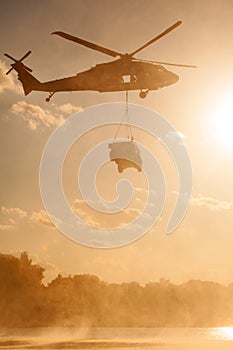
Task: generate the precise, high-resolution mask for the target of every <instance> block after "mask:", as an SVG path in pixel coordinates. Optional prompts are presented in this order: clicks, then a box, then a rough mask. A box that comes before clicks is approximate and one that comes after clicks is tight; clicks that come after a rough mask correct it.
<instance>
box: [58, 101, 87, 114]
mask: <svg viewBox="0 0 233 350" xmlns="http://www.w3.org/2000/svg"><path fill="white" fill-rule="evenodd" d="M56 109H57V110H58V111H61V112H63V113H66V114H73V113H76V112H80V111H82V110H83V108H82V107H77V106H73V105H72V104H71V103H65V104H63V105H60V106H56Z"/></svg>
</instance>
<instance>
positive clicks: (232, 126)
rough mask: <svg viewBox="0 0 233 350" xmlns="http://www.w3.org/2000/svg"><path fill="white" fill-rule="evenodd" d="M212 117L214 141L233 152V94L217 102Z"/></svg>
mask: <svg viewBox="0 0 233 350" xmlns="http://www.w3.org/2000/svg"><path fill="white" fill-rule="evenodd" d="M211 117H212V127H213V137H214V139H215V140H218V141H219V144H221V145H222V146H223V147H224V148H226V149H232V150H233V92H232V93H231V94H228V95H225V96H224V97H222V98H220V99H219V100H217V101H216V102H215V105H214V110H213V113H212V116H211Z"/></svg>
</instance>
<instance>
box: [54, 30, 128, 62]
mask: <svg viewBox="0 0 233 350" xmlns="http://www.w3.org/2000/svg"><path fill="white" fill-rule="evenodd" d="M52 34H56V35H59V36H61V37H62V38H65V39H67V40H71V41H74V42H75V43H78V44H81V45H84V46H86V47H89V48H90V49H93V50H97V51H100V52H102V53H104V54H106V55H109V56H112V57H116V56H122V54H121V53H119V52H116V51H113V50H109V49H107V48H105V47H103V46H100V45H97V44H93V43H91V42H89V41H86V40H83V39H80V38H78V37H76V36H73V35H70V34H67V33H64V32H53V33H52Z"/></svg>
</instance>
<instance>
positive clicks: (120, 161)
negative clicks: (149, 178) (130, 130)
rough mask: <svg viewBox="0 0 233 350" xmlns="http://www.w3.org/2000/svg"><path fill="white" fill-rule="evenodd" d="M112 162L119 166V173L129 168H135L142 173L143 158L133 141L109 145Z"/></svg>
mask: <svg viewBox="0 0 233 350" xmlns="http://www.w3.org/2000/svg"><path fill="white" fill-rule="evenodd" d="M109 148H110V160H111V161H114V162H115V163H116V164H117V166H118V171H119V173H122V172H123V171H124V170H125V169H127V168H135V169H137V171H138V172H140V171H142V158H141V156H140V151H139V148H138V147H137V145H136V143H135V142H134V141H133V140H129V141H122V142H113V143H110V144H109Z"/></svg>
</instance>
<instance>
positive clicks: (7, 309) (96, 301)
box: [0, 252, 233, 327]
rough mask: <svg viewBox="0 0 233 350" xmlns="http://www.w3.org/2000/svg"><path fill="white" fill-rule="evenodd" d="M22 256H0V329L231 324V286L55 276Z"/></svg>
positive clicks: (214, 325)
mask: <svg viewBox="0 0 233 350" xmlns="http://www.w3.org/2000/svg"><path fill="white" fill-rule="evenodd" d="M44 271H45V270H44V269H43V268H42V267H41V266H39V265H37V264H33V262H32V261H31V260H30V259H29V258H28V254H27V253H26V252H24V253H22V254H21V256H20V257H19V258H16V257H13V256H11V255H6V254H0V310H1V317H0V327H46V326H72V327H220V326H230V325H232V323H233V284H231V285H229V286H223V285H221V284H219V283H215V282H210V281H199V280H191V281H188V282H186V283H183V284H180V285H176V284H173V283H171V282H169V281H168V280H165V279H161V280H160V281H159V282H153V283H148V284H146V285H144V286H142V285H140V284H139V283H137V282H129V283H122V284H117V283H107V282H104V281H101V280H100V279H99V278H98V277H97V276H93V275H87V274H84V275H75V276H70V277H63V276H61V275H58V276H57V277H56V278H55V279H54V280H53V281H52V282H50V283H49V284H48V285H47V286H45V285H44V284H43V277H44V276H43V273H44Z"/></svg>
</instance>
